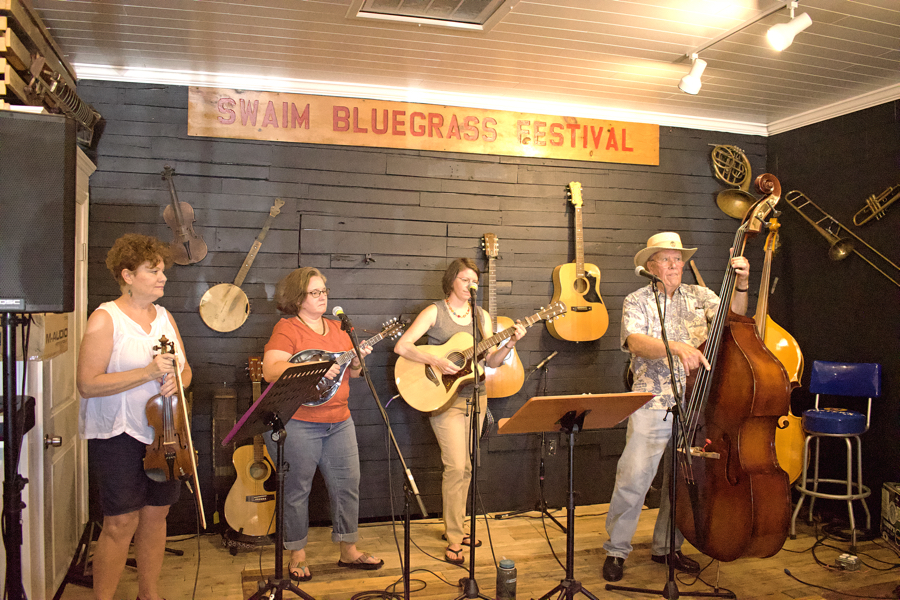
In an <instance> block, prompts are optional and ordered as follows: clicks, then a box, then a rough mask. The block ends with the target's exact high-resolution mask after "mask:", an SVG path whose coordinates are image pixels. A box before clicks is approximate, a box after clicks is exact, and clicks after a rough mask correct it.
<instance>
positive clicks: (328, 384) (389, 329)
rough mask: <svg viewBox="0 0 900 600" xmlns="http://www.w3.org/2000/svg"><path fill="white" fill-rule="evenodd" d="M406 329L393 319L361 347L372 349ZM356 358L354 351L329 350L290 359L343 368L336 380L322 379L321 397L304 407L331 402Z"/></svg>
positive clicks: (318, 385)
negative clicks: (317, 362) (351, 362)
mask: <svg viewBox="0 0 900 600" xmlns="http://www.w3.org/2000/svg"><path fill="white" fill-rule="evenodd" d="M404 329H406V323H404V322H402V321H397V319H396V318H394V319H391V320H390V321H388V322H387V323H385V324H384V329H382V330H381V333H379V334H378V335H374V336H372V337H370V338H369V339H367V340H366V341H364V342H363V343H362V344H360V347H362V346H368V347H370V348H371V347H372V346H374V345H375V344H377V343H378V342H380V341H381V340H383V339H385V338H394V339H396V338H398V337H400V335H402V334H403V330H404ZM360 349H362V348H360ZM355 356H356V353H355V352H354V351H353V350H347V351H346V352H329V351H328V350H301V351H300V352H298V353H296V354H295V355H293V356H292V357H290V358H289V359H288V361H289V362H292V363H305V362H312V361H319V360H320V361H326V362H327V361H332V360H333V361H334V362H335V363H336V364H337V365H338V366H340V368H341V370H340V372H339V373H338V374H337V377H335V378H334V379H326V378H325V377H323V378H322V379H320V380H319V383H318V384H316V389H317V390H318V391H319V397H318V398H316V399H315V400H310V401H308V402H304V403H303V406H321V405H323V404H325V403H326V402H328V401H329V400H331V399H332V398H333V397H334V395H335V394H336V393H337V391H338V388H340V387H341V381H343V380H344V373H346V372H347V367H349V366H350V361H352V360H353V358H354V357H355Z"/></svg>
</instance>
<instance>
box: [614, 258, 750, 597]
mask: <svg viewBox="0 0 900 600" xmlns="http://www.w3.org/2000/svg"><path fill="white" fill-rule="evenodd" d="M638 274H639V275H640V274H641V273H638ZM648 274H649V273H648ZM650 281H651V283H650V285H652V286H653V298H654V300H656V312H657V314H658V315H659V324H660V332H661V334H662V336H661V337H662V343H663V346H664V347H665V349H666V360H667V361H668V363H669V384H670V385H671V387H672V396H673V397H674V399H675V403H674V404H673V405H672V408H670V409H668V411H667V412H670V413H671V414H672V438H671V442H670V443H671V445H672V457H671V469H670V476H669V489H668V493H669V499H670V502H669V526H668V533H669V554H668V556H667V558H666V563H667V565H668V567H669V574H668V576H667V577H666V585H665V587H664V588H663V589H662V591H659V590H654V589H649V588H633V587H627V586H621V585H613V584H610V583H608V584H606V589H607V590H613V591H623V592H635V593H638V594H654V595H657V594H659V595H661V596H662V597H663V598H666V600H676V599H677V598H678V597H679V596H681V595H683V596H688V597H692V598H735V597H736V596H735V595H734V594H732V593H728V592H690V593H686V594H680V593H679V591H678V583H677V582H676V581H675V553H676V552H677V550H676V548H675V505H676V499H675V493H676V490H677V487H676V485H675V480H676V477H677V476H678V447H679V444H680V445H681V446H682V450H683V453H684V456H685V460H686V462H687V465H688V467H690V465H691V447H690V440H689V439H688V436H687V428H686V426H685V424H684V416H683V415H682V413H681V393H680V392H679V390H678V382H677V381H676V379H675V361H674V359H673V358H672V349H671V348H670V347H669V339H668V337H667V336H666V321H665V315H664V314H663V310H662V304H661V303H660V301H659V296H660V291H659V286H658V285H657V284H658V283H662V280H661V279H660V278H659V277H656V276H655V275H651V280H650ZM662 293H663V294H665V293H666V292H665V285H663V292H662ZM667 418H668V417H667ZM663 420H665V419H663ZM679 432H681V435H680V436H679ZM679 437H680V439H679ZM657 518H658V517H657Z"/></svg>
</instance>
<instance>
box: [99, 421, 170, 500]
mask: <svg viewBox="0 0 900 600" xmlns="http://www.w3.org/2000/svg"><path fill="white" fill-rule="evenodd" d="M146 452H147V445H146V444H144V443H143V442H141V441H138V440H136V439H134V438H133V437H131V436H130V435H128V434H127V433H121V434H119V435H117V436H115V437H112V438H109V439H105V440H101V439H90V440H88V467H89V469H90V472H91V475H92V476H93V477H95V478H96V481H97V483H98V485H99V489H100V509H101V510H102V511H103V516H105V517H114V516H116V515H124V514H126V513H130V512H135V511H137V510H140V509H141V508H143V507H145V506H171V505H172V504H175V503H176V502H177V501H178V498H179V497H180V496H181V482H180V481H177V480H176V481H166V482H163V483H158V482H156V481H153V480H152V479H150V478H149V477H147V475H146V473H144V454H146Z"/></svg>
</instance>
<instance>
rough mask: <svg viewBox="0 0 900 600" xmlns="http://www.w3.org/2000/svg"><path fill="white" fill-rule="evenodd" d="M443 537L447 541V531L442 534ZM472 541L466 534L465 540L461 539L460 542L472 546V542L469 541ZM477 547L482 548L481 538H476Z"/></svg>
mask: <svg viewBox="0 0 900 600" xmlns="http://www.w3.org/2000/svg"><path fill="white" fill-rule="evenodd" d="M441 539H442V540H444V541H447V534H446V533H444V534H442V535H441ZM470 541H471V540H470V538H469V536H465V537H463V541H461V542H460V544H462V545H463V546H469V547H471V546H472V544H470V543H469V542H470ZM475 547H476V548H480V547H481V540H476V541H475Z"/></svg>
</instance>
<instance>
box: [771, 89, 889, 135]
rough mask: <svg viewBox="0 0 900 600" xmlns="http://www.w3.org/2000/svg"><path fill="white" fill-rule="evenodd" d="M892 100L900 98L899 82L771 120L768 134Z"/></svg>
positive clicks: (811, 123)
mask: <svg viewBox="0 0 900 600" xmlns="http://www.w3.org/2000/svg"><path fill="white" fill-rule="evenodd" d="M894 100H900V84H897V85H892V86H888V87H886V88H882V89H880V90H875V91H874V92H869V93H868V94H863V95H861V96H856V97H855V98H851V99H849V100H845V101H843V102H835V103H834V104H829V105H828V106H823V107H821V108H816V109H813V110H808V111H806V112H804V113H800V114H798V115H794V116H793V117H788V118H786V119H781V120H778V121H773V122H772V123H770V124H769V127H768V135H776V134H779V133H784V132H786V131H791V130H792V129H799V128H800V127H806V126H807V125H813V124H814V123H819V122H821V121H827V120H828V119H834V118H835V117H841V116H843V115H848V114H850V113H853V112H856V111H858V110H864V109H866V108H872V107H873V106H878V105H880V104H884V103H885V102H892V101H894Z"/></svg>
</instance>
